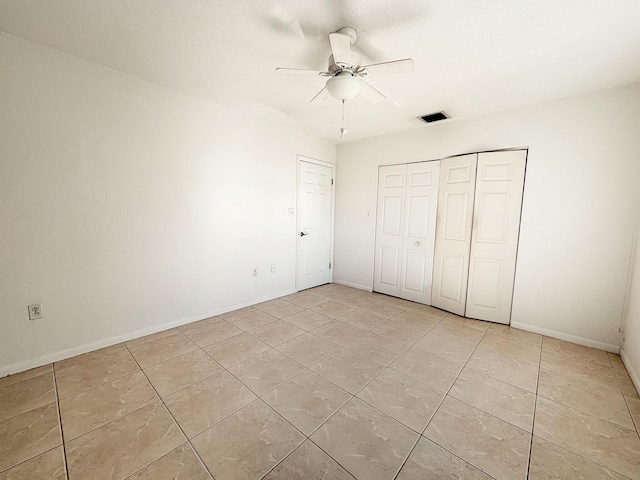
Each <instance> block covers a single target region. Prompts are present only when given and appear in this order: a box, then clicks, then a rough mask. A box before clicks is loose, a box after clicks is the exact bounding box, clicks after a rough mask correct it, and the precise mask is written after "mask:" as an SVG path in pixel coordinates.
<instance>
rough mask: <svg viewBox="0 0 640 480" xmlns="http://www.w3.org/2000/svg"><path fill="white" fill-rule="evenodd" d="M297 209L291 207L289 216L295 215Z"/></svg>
mask: <svg viewBox="0 0 640 480" xmlns="http://www.w3.org/2000/svg"><path fill="white" fill-rule="evenodd" d="M295 213H296V211H295V210H294V209H293V208H290V209H289V216H290V217H293V216H294V215H295Z"/></svg>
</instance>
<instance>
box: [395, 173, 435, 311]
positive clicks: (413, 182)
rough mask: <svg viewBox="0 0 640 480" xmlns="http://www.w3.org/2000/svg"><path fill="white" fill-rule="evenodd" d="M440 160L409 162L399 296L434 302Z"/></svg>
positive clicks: (420, 301) (425, 302)
mask: <svg viewBox="0 0 640 480" xmlns="http://www.w3.org/2000/svg"><path fill="white" fill-rule="evenodd" d="M439 175H440V162H438V161H436V162H420V163H410V164H409V165H407V188H406V193H405V215H404V218H405V221H404V238H403V242H402V270H401V276H402V277H401V280H400V297H401V298H404V299H406V300H412V301H414V302H419V303H424V304H427V305H430V304H431V279H432V276H433V252H434V246H435V240H436V215H437V211H438V183H439V180H440V178H439Z"/></svg>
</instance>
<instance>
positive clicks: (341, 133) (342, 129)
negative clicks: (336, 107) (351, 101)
mask: <svg viewBox="0 0 640 480" xmlns="http://www.w3.org/2000/svg"><path fill="white" fill-rule="evenodd" d="M346 133H347V129H346V128H344V99H343V100H342V125H341V127H340V138H341V139H342V138H344V136H345V134H346Z"/></svg>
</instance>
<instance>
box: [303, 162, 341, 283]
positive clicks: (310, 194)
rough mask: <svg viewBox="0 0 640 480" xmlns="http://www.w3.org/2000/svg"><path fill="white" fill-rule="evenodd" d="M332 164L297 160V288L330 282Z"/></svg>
mask: <svg viewBox="0 0 640 480" xmlns="http://www.w3.org/2000/svg"><path fill="white" fill-rule="evenodd" d="M332 184H333V168H332V167H330V166H326V165H321V164H317V163H312V162H307V161H304V160H299V162H298V218H297V225H298V229H297V238H298V264H297V289H298V290H304V289H306V288H311V287H316V286H318V285H323V284H325V283H329V282H331V218H332V215H331V205H332V188H333V186H332Z"/></svg>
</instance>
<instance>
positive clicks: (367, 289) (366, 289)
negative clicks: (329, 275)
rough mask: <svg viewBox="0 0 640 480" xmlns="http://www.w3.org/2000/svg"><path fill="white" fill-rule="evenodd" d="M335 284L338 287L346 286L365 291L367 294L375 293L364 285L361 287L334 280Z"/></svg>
mask: <svg viewBox="0 0 640 480" xmlns="http://www.w3.org/2000/svg"><path fill="white" fill-rule="evenodd" d="M333 283H337V284H338V285H344V286H345V287H353V288H357V289H358V290H364V291H365V292H372V291H373V289H372V288H371V287H365V286H364V285H359V284H357V283H351V282H345V281H344V280H334V281H333Z"/></svg>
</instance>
